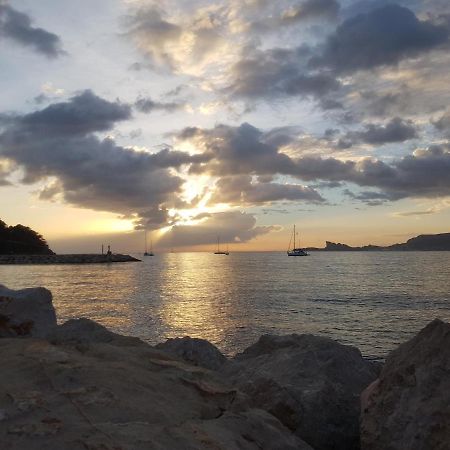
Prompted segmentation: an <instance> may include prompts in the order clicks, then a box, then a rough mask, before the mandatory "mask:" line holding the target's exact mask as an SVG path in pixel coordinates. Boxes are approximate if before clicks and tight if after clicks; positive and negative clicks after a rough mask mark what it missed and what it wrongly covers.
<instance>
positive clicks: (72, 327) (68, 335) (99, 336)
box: [48, 317, 147, 346]
mask: <svg viewBox="0 0 450 450" xmlns="http://www.w3.org/2000/svg"><path fill="white" fill-rule="evenodd" d="M48 338H49V340H50V342H51V343H53V344H72V345H80V344H92V343H109V344H114V345H124V346H127V345H147V344H145V343H144V342H143V341H141V340H140V339H139V338H136V337H132V336H122V335H121V334H117V333H113V332H112V331H110V330H108V329H107V328H105V327H104V326H102V325H100V324H99V323H97V322H94V321H93V320H90V319H86V318H84V317H82V318H81V319H71V320H68V321H67V322H64V323H63V324H62V325H59V326H58V327H56V328H55V329H54V330H53V332H52V333H51V334H50V335H49V336H48Z"/></svg>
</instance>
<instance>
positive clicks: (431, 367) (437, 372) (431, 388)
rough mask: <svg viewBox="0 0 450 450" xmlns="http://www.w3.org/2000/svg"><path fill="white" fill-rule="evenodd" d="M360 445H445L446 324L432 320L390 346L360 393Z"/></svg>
mask: <svg viewBox="0 0 450 450" xmlns="http://www.w3.org/2000/svg"><path fill="white" fill-rule="evenodd" d="M362 404H363V408H362V417H361V446H362V448H363V449H364V450H381V449H389V450H404V449H408V450H447V449H449V448H450V324H448V323H444V322H442V321H440V320H434V321H433V322H431V323H430V324H429V325H427V326H426V327H425V328H424V329H423V330H422V331H421V332H420V333H419V334H418V335H417V336H415V337H414V338H412V339H411V340H410V341H408V342H406V343H404V344H402V345H400V346H399V347H398V348H397V349H395V350H394V351H392V352H391V353H390V354H389V356H388V358H387V360H386V363H385V365H384V367H383V370H382V371H381V374H380V377H379V379H378V380H377V381H376V382H375V383H373V384H372V385H371V386H369V388H367V389H366V391H364V394H363V396H362Z"/></svg>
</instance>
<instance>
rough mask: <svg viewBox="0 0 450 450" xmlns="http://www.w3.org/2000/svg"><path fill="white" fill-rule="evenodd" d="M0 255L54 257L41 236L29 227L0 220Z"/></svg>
mask: <svg viewBox="0 0 450 450" xmlns="http://www.w3.org/2000/svg"><path fill="white" fill-rule="evenodd" d="M0 255H54V252H53V251H52V250H50V248H49V246H48V244H47V242H46V240H45V239H44V237H43V236H42V235H40V234H39V233H37V232H36V231H34V230H32V229H31V228H29V227H26V226H24V225H21V224H18V225H14V226H8V225H6V223H5V222H3V220H0Z"/></svg>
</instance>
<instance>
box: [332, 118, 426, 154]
mask: <svg viewBox="0 0 450 450" xmlns="http://www.w3.org/2000/svg"><path fill="white" fill-rule="evenodd" d="M418 137H419V136H418V134H417V130H416V128H415V126H414V124H413V122H411V121H405V120H403V119H401V118H400V117H394V118H393V119H391V120H390V121H389V122H387V123H386V124H384V125H379V124H372V123H370V124H367V125H365V129H364V131H350V132H348V133H346V134H345V136H344V137H342V138H340V139H339V141H338V144H337V146H338V148H341V149H346V148H350V147H352V146H353V145H354V144H355V143H358V142H363V143H365V144H370V145H383V144H390V143H396V142H405V141H408V140H410V139H415V138H418Z"/></svg>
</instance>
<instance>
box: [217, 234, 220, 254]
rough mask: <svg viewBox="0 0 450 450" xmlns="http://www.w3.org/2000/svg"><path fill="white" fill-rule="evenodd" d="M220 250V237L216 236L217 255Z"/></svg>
mask: <svg viewBox="0 0 450 450" xmlns="http://www.w3.org/2000/svg"><path fill="white" fill-rule="evenodd" d="M219 249H220V237H219V236H217V253H219V251H220V250H219Z"/></svg>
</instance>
